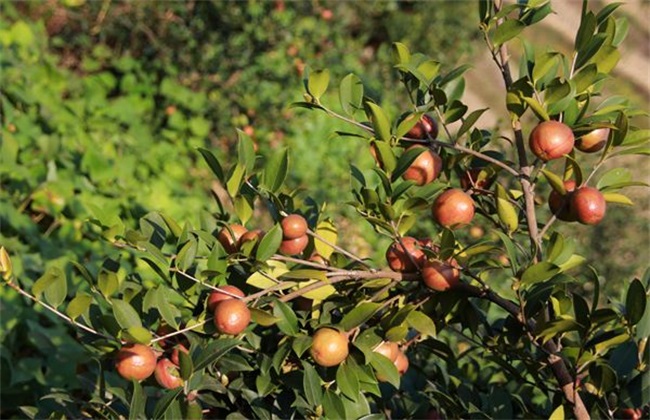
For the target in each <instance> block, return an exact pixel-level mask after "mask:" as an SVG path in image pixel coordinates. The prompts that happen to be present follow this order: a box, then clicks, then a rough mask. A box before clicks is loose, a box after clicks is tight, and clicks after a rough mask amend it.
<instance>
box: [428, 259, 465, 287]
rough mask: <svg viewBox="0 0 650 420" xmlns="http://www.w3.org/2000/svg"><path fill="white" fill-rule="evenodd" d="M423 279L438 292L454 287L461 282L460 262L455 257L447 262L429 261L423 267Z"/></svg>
mask: <svg viewBox="0 0 650 420" xmlns="http://www.w3.org/2000/svg"><path fill="white" fill-rule="evenodd" d="M422 280H423V281H424V284H426V285H427V286H428V287H429V288H431V289H433V290H435V291H437V292H442V291H445V290H448V289H452V288H454V287H456V285H458V283H459V282H460V270H459V269H458V263H457V262H456V260H454V259H453V258H452V259H451V260H449V261H446V262H443V261H439V260H432V261H427V262H426V263H424V267H422Z"/></svg>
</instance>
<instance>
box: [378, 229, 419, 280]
mask: <svg viewBox="0 0 650 420" xmlns="http://www.w3.org/2000/svg"><path fill="white" fill-rule="evenodd" d="M402 244H403V245H404V246H402ZM420 246H422V245H420V243H419V242H418V240H417V239H415V238H412V237H410V236H405V237H403V238H402V243H401V244H400V243H399V242H394V243H393V244H392V245H391V246H389V247H388V249H387V250H386V261H387V262H388V266H389V267H390V269H391V270H393V271H399V272H402V273H415V272H416V271H418V270H419V269H420V267H422V264H423V263H424V261H425V260H426V255H425V254H424V251H422V249H421V248H420ZM408 254H411V257H412V258H413V261H415V263H416V264H417V265H414V264H413V261H411V258H409V256H408Z"/></svg>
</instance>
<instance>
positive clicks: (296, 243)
mask: <svg viewBox="0 0 650 420" xmlns="http://www.w3.org/2000/svg"><path fill="white" fill-rule="evenodd" d="M307 244H309V236H307V235H303V236H299V237H297V238H295V239H285V240H283V241H282V242H281V243H280V252H281V253H282V254H284V255H296V254H300V253H302V251H304V250H305V248H307Z"/></svg>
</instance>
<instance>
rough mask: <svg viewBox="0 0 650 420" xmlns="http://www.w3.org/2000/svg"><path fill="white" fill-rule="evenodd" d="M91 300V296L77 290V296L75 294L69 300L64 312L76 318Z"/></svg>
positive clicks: (88, 305)
mask: <svg viewBox="0 0 650 420" xmlns="http://www.w3.org/2000/svg"><path fill="white" fill-rule="evenodd" d="M92 302H93V298H92V296H90V295H88V294H86V293H83V292H79V293H77V296H75V297H74V299H72V300H71V301H70V303H69V304H68V307H67V309H66V310H65V313H66V314H68V316H69V317H70V318H71V319H76V318H77V317H79V316H80V315H82V314H84V313H85V312H86V311H87V310H88V308H89V307H90V304H91V303H92Z"/></svg>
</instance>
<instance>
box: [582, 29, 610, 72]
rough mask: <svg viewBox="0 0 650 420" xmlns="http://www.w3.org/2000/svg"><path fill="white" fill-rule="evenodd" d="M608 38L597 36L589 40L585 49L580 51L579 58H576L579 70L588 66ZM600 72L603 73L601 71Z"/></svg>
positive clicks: (601, 35)
mask: <svg viewBox="0 0 650 420" xmlns="http://www.w3.org/2000/svg"><path fill="white" fill-rule="evenodd" d="M606 38H607V35H605V34H596V35H594V36H593V38H591V39H589V41H588V42H587V44H586V45H585V47H584V48H581V49H579V50H578V57H577V58H576V66H575V68H576V69H579V68H580V67H582V66H584V65H585V64H587V63H588V62H589V60H591V58H592V57H594V56H595V55H596V53H597V52H598V51H599V50H600V48H601V47H602V46H603V44H604V43H605V39H606ZM596 66H598V64H596ZM598 71H599V72H601V71H600V69H599V70H598ZM601 73H602V72H601Z"/></svg>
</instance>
